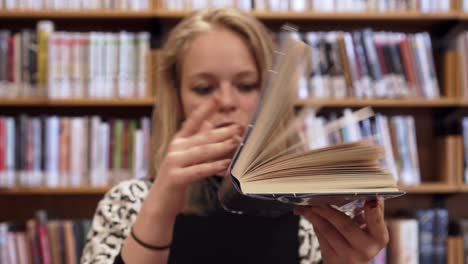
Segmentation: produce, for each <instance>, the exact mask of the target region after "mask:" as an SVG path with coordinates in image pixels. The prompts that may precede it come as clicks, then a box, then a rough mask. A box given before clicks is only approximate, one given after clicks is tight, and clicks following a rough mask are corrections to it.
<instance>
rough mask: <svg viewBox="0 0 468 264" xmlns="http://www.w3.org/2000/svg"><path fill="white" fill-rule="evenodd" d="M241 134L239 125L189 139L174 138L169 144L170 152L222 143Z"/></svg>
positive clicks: (199, 134)
mask: <svg viewBox="0 0 468 264" xmlns="http://www.w3.org/2000/svg"><path fill="white" fill-rule="evenodd" d="M241 133H242V128H241V127H240V126H239V125H230V126H227V127H221V128H216V129H212V130H210V131H206V132H204V133H203V132H201V133H197V134H195V135H193V136H191V137H179V138H175V139H174V141H173V142H172V144H171V151H185V150H188V149H190V148H192V147H196V146H201V145H206V144H211V143H218V142H223V141H226V140H228V139H230V138H234V137H236V136H239V135H240V134H241Z"/></svg>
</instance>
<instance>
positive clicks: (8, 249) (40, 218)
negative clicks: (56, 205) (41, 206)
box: [0, 211, 91, 264]
mask: <svg viewBox="0 0 468 264" xmlns="http://www.w3.org/2000/svg"><path fill="white" fill-rule="evenodd" d="M90 227H91V221H90V220H48V217H47V214H46V213H45V211H38V212H36V216H35V218H34V219H30V220H28V221H27V222H26V224H25V225H21V224H15V223H8V222H3V223H0V263H3V264H7V263H10V264H29V263H49V264H62V263H69V264H72V263H80V258H81V255H82V251H83V248H84V245H85V243H86V235H87V233H88V231H89V229H90Z"/></svg>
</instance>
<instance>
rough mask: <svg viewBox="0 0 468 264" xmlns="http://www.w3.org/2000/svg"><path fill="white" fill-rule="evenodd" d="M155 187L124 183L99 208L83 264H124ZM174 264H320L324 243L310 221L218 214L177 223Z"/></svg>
mask: <svg viewBox="0 0 468 264" xmlns="http://www.w3.org/2000/svg"><path fill="white" fill-rule="evenodd" d="M151 184H152V183H151V182H150V181H143V180H131V181H125V182H122V183H120V184H119V185H117V186H115V187H114V188H112V190H110V191H109V192H108V193H107V194H106V195H105V197H104V198H103V199H102V200H101V201H100V202H99V204H98V207H97V210H96V214H95V215H94V219H93V223H92V227H91V230H90V231H89V233H88V237H87V243H86V246H85V248H84V251H83V256H82V259H81V263H100V264H106V263H123V262H121V258H120V250H121V247H122V243H123V241H124V240H125V238H126V237H127V235H129V232H130V227H131V226H132V224H133V222H134V221H135V218H136V216H137V214H138V211H139V210H140V208H141V205H142V203H143V201H144V199H145V198H146V195H147V194H148V191H149V189H150V187H151ZM168 262H169V263H177V264H183V263H300V264H308V263H320V262H321V255H320V249H319V243H318V240H317V238H316V236H315V234H314V231H313V228H312V225H311V224H310V223H309V222H308V221H307V220H305V219H303V218H299V217H296V216H293V215H287V216H283V217H280V218H275V219H267V218H262V217H250V216H244V215H234V214H230V213H227V212H224V211H223V210H217V211H216V212H213V213H210V214H209V215H207V216H193V215H180V216H178V217H177V219H176V223H175V227H174V235H173V242H172V246H171V251H170V256H169V261H168Z"/></svg>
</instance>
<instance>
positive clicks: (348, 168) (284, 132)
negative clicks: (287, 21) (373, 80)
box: [218, 33, 403, 216]
mask: <svg viewBox="0 0 468 264" xmlns="http://www.w3.org/2000/svg"><path fill="white" fill-rule="evenodd" d="M308 49H309V47H308V46H307V45H306V44H305V43H303V42H302V41H299V40H295V39H293V38H292V37H291V36H290V34H288V33H281V35H280V42H279V50H278V51H276V52H275V57H274V59H275V61H274V66H273V69H271V70H270V71H269V74H268V77H267V80H266V82H265V85H264V87H262V92H261V98H260V102H259V104H258V106H257V109H256V112H255V113H254V115H253V118H252V120H251V123H250V124H249V126H248V128H247V129H246V132H245V134H244V137H243V140H242V142H241V144H240V146H239V148H238V149H237V151H236V153H235V155H234V158H233V161H232V163H231V165H230V168H229V170H228V171H229V175H228V176H227V177H228V179H225V180H224V181H223V185H222V187H221V188H220V190H219V193H218V196H219V199H220V202H221V204H222V206H223V207H224V208H225V209H226V210H229V211H231V212H238V213H247V214H254V215H266V216H275V215H280V214H282V213H284V212H286V211H288V210H291V208H292V206H293V205H294V204H297V205H319V204H321V205H323V204H331V205H336V206H341V205H344V204H346V203H349V202H350V201H357V200H359V199H360V198H363V199H376V197H377V196H380V197H383V198H389V197H396V196H399V195H402V194H403V193H402V192H400V191H399V190H398V188H397V185H396V180H395V178H394V176H393V175H392V174H391V173H390V172H389V171H388V170H387V169H385V167H384V166H382V160H383V159H384V155H385V152H384V149H383V147H382V146H380V145H377V144H375V143H374V141H373V140H372V138H370V139H364V140H360V141H356V142H351V143H343V144H337V145H333V146H329V147H324V148H318V149H309V148H307V144H306V143H305V142H304V140H301V137H300V135H299V133H298V131H299V130H300V126H301V125H302V124H303V120H304V116H305V115H306V114H304V113H299V114H297V115H295V114H294V103H293V101H294V99H296V94H297V83H298V82H297V80H298V79H297V78H298V69H299V68H300V67H301V65H302V63H303V61H304V59H305V58H307V55H308ZM305 113H306V112H305ZM371 116H372V111H371V110H370V109H369V108H365V109H362V110H360V111H357V112H355V113H354V115H353V119H354V120H355V121H359V120H362V119H365V118H369V117H371ZM346 121H349V120H345V119H344V118H341V119H337V120H335V121H334V122H331V123H329V124H328V125H327V126H326V130H327V132H332V131H333V130H337V129H340V128H341V127H343V123H346Z"/></svg>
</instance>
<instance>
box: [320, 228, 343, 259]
mask: <svg viewBox="0 0 468 264" xmlns="http://www.w3.org/2000/svg"><path fill="white" fill-rule="evenodd" d="M314 232H315V235H316V236H317V239H318V241H319V245H320V253H321V254H322V258H323V259H326V260H327V261H328V262H330V263H339V261H338V254H337V253H336V252H335V250H334V249H333V247H332V245H331V244H330V242H329V241H328V240H327V237H326V236H325V235H323V234H322V232H321V231H320V230H318V229H314Z"/></svg>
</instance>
